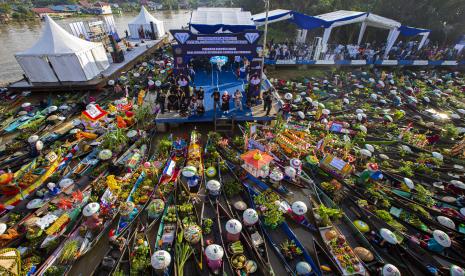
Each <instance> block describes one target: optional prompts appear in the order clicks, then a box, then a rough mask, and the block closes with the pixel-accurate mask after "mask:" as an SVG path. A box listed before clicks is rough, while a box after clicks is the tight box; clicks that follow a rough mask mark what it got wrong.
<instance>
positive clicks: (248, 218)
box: [242, 208, 258, 225]
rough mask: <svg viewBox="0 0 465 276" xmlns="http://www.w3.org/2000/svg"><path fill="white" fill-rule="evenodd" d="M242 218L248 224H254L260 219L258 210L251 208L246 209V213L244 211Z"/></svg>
mask: <svg viewBox="0 0 465 276" xmlns="http://www.w3.org/2000/svg"><path fill="white" fill-rule="evenodd" d="M242 219H243V220H244V223H246V224H248V225H253V224H255V223H257V221H258V214H257V211H255V210H254V209H251V208H249V209H247V210H245V211H244V213H242Z"/></svg>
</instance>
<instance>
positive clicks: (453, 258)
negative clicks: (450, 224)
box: [344, 185, 465, 266]
mask: <svg viewBox="0 0 465 276" xmlns="http://www.w3.org/2000/svg"><path fill="white" fill-rule="evenodd" d="M344 186H345V187H347V188H348V189H349V191H350V192H351V193H353V194H354V195H355V196H356V197H357V198H359V199H363V200H366V202H367V203H368V204H370V205H372V206H377V205H376V204H375V203H374V202H373V200H372V199H371V198H369V197H367V196H364V195H363V194H362V193H360V192H358V191H357V190H356V189H354V188H353V187H352V186H349V185H344ZM381 210H383V209H381ZM392 218H393V219H394V221H396V222H398V223H400V224H401V225H403V226H404V227H405V230H404V231H405V233H406V234H407V235H408V237H409V238H410V237H415V236H421V235H430V234H431V233H432V231H431V230H430V229H423V228H422V227H419V226H417V225H416V224H414V223H412V222H410V221H409V220H407V219H405V220H404V219H401V218H400V217H399V216H398V215H394V214H392ZM420 222H421V221H420ZM422 223H423V222H422ZM425 226H426V227H428V226H427V225H425ZM461 248H462V247H461V246H459V245H458V244H454V243H452V247H450V248H447V249H446V253H445V252H431V251H429V252H430V254H434V255H438V256H440V257H441V258H443V259H446V260H450V262H451V263H454V264H457V265H460V266H465V263H464V262H463V261H462V260H461V258H460V253H459V252H460V251H461V250H462V249H461Z"/></svg>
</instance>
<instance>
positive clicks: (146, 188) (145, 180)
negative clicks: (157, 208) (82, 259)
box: [114, 145, 159, 238]
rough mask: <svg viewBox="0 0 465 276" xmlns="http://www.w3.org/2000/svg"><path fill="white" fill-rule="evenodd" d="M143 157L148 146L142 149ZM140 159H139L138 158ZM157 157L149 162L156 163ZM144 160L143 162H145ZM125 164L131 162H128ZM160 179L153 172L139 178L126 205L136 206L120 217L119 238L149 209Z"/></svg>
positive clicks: (117, 228) (144, 171) (117, 234)
mask: <svg viewBox="0 0 465 276" xmlns="http://www.w3.org/2000/svg"><path fill="white" fill-rule="evenodd" d="M140 151H141V153H140V155H141V156H144V155H145V151H146V146H145V145H142V146H141V149H140ZM138 159H139V158H138ZM154 159H155V157H152V158H151V159H150V161H149V162H151V161H154ZM143 161H144V160H142V162H143ZM125 162H130V160H129V159H128V160H126V161H125ZM158 180H159V179H158V178H157V176H156V175H153V174H152V172H151V171H146V170H143V171H142V172H141V174H140V176H139V179H138V180H137V181H136V183H135V184H134V186H133V187H132V189H131V191H130V192H129V195H128V197H127V199H126V204H129V205H132V206H134V208H133V210H131V211H130V212H129V213H128V214H125V215H122V216H120V219H119V221H118V225H117V227H116V230H115V232H114V235H115V236H116V237H117V238H118V237H119V236H120V235H121V234H122V233H124V231H126V229H128V227H129V226H130V225H131V224H132V223H133V222H134V221H135V220H136V219H137V218H138V216H139V214H140V213H141V212H142V211H143V210H144V209H145V207H147V205H148V203H149V199H150V198H151V196H152V194H153V192H154V191H155V189H156V188H157V187H156V186H157V184H156V183H158Z"/></svg>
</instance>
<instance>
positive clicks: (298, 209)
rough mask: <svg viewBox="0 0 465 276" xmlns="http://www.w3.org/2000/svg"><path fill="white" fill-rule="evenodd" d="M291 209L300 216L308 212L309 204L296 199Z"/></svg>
mask: <svg viewBox="0 0 465 276" xmlns="http://www.w3.org/2000/svg"><path fill="white" fill-rule="evenodd" d="M291 209H292V212H294V214H296V215H299V216H302V215H304V214H305V213H307V205H306V204H305V203H303V202H302V201H296V202H294V203H292V206H291Z"/></svg>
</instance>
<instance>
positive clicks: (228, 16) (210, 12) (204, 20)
mask: <svg viewBox="0 0 465 276" xmlns="http://www.w3.org/2000/svg"><path fill="white" fill-rule="evenodd" d="M189 28H190V31H191V32H192V33H200V34H214V33H238V32H242V31H244V30H250V29H256V26H255V23H254V22H253V21H252V14H251V13H250V12H248V11H243V10H242V9H241V8H198V9H197V10H195V11H192V15H191V20H190V22H189Z"/></svg>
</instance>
